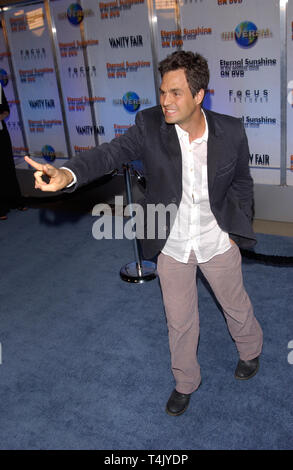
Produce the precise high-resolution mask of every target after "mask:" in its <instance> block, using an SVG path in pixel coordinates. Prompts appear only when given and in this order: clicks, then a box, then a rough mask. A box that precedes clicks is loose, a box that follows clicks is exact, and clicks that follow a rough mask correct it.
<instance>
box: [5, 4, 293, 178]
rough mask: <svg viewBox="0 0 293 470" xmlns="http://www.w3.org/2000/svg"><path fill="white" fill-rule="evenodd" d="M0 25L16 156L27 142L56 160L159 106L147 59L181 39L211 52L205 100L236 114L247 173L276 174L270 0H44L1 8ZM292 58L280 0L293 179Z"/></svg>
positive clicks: (277, 111)
mask: <svg viewBox="0 0 293 470" xmlns="http://www.w3.org/2000/svg"><path fill="white" fill-rule="evenodd" d="M73 1H74V0H73ZM281 2H282V0H281ZM283 3H285V2H283ZM2 25H3V29H2V30H1V34H0V61H1V63H0V79H1V83H2V85H3V87H4V92H5V94H6V97H7V99H8V101H9V104H10V110H11V114H10V117H9V119H8V120H7V124H8V129H9V132H10V135H11V139H12V142H13V149H14V154H15V156H16V162H17V163H18V162H19V164H20V165H23V163H20V162H22V158H20V157H22V156H23V155H24V154H26V153H27V152H29V153H30V154H31V155H34V156H36V157H38V158H40V161H52V162H54V164H57V165H61V164H64V161H65V160H66V159H67V158H69V157H71V156H74V155H78V154H80V152H82V151H84V150H87V149H89V148H92V147H94V146H95V145H97V144H99V143H103V142H108V141H110V140H111V139H112V138H119V136H121V135H122V134H123V133H124V132H125V131H126V130H127V129H128V128H129V126H131V125H133V123H134V119H135V114H136V113H137V111H139V110H142V109H144V108H146V107H149V106H154V105H155V104H157V102H156V91H157V90H156V74H157V71H156V70H154V66H153V64H154V63H156V62H157V61H160V60H161V59H163V58H164V57H166V55H167V54H170V53H171V52H173V51H175V50H177V49H179V48H182V49H185V50H191V51H194V52H199V53H201V54H203V55H204V56H205V57H206V58H207V60H208V62H209V66H210V72H211V80H210V86H209V90H208V93H207V96H206V98H205V106H206V107H208V108H209V109H212V110H215V111H217V112H220V113H225V114H231V115H233V116H236V117H238V118H239V119H241V120H242V122H243V124H244V126H245V128H246V132H247V135H248V139H249V145H250V166H251V173H252V176H253V178H254V181H255V182H256V183H265V184H276V185H278V184H280V151H281V146H280V141H281V94H280V90H281V83H280V67H281V37H280V1H279V0H258V1H257V2H255V1H254V0H180V1H179V2H177V1H176V0H153V1H151V0H149V1H148V0H112V1H108V0H105V1H98V0H83V1H80V2H78V3H77V2H75V3H72V2H71V1H70V0H51V1H48V2H47V3H41V2H40V3H37V4H33V5H27V6H16V7H13V8H9V9H7V10H6V11H4V13H3V18H2ZM11 51H13V53H10V52H11ZM292 57H293V0H289V2H288V4H287V73H288V80H287V83H288V99H287V184H291V185H292V184H293V171H292V170H293V136H292V135H293V133H292V132H290V127H291V122H292V113H293V60H292ZM17 157H18V158H17Z"/></svg>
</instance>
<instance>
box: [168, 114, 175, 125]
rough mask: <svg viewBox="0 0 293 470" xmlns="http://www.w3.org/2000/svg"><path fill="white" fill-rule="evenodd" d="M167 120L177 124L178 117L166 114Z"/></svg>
mask: <svg viewBox="0 0 293 470" xmlns="http://www.w3.org/2000/svg"><path fill="white" fill-rule="evenodd" d="M165 121H166V122H167V124H176V117H175V116H166V114H165Z"/></svg>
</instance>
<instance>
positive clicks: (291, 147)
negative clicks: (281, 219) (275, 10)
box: [286, 0, 293, 186]
mask: <svg viewBox="0 0 293 470" xmlns="http://www.w3.org/2000/svg"><path fill="white" fill-rule="evenodd" d="M287 84H288V85H287V87H288V89H287V181H286V182H287V184H288V185H290V186H292V185H293V124H292V122H293V0H289V2H288V5H287Z"/></svg>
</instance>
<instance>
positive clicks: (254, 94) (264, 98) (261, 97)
mask: <svg viewBox="0 0 293 470" xmlns="http://www.w3.org/2000/svg"><path fill="white" fill-rule="evenodd" d="M228 93H229V101H230V103H232V102H233V103H267V102H268V98H269V91H268V90H266V89H265V90H249V89H248V90H229V92H228Z"/></svg>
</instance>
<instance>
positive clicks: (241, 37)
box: [221, 21, 272, 49]
mask: <svg viewBox="0 0 293 470" xmlns="http://www.w3.org/2000/svg"><path fill="white" fill-rule="evenodd" d="M221 37H222V40H223V41H234V40H235V41H236V43H237V44H238V46H239V47H242V48H244V49H247V48H249V47H252V46H254V45H255V44H256V43H257V41H258V39H259V38H261V39H267V38H271V37H272V32H271V31H270V29H269V28H263V29H258V27H257V26H256V25H255V24H254V23H252V21H242V23H239V24H238V25H237V26H236V28H235V30H234V31H227V32H224V33H222V35H221Z"/></svg>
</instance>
